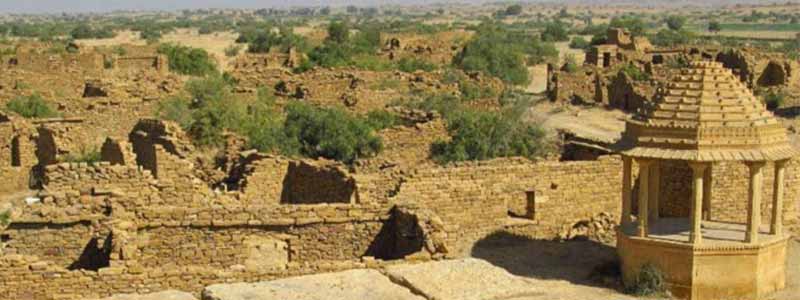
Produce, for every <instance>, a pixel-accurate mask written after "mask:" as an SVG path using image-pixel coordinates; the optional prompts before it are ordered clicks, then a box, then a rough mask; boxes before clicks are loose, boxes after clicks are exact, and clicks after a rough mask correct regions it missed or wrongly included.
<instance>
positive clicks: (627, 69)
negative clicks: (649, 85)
mask: <svg viewBox="0 0 800 300" xmlns="http://www.w3.org/2000/svg"><path fill="white" fill-rule="evenodd" d="M619 72H620V73H624V74H625V75H628V77H630V78H631V79H633V80H635V81H644V80H650V75H649V74H647V73H645V72H643V71H642V70H641V69H639V68H637V67H636V66H634V65H633V64H626V65H624V66H622V68H620V69H619Z"/></svg>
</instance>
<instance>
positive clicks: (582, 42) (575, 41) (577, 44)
mask: <svg viewBox="0 0 800 300" xmlns="http://www.w3.org/2000/svg"><path fill="white" fill-rule="evenodd" d="M590 46H591V45H590V44H589V41H587V40H586V39H584V38H583V37H581V36H576V37H574V38H572V41H570V42H569V47H570V48H571V49H584V50H586V49H589V47H590Z"/></svg>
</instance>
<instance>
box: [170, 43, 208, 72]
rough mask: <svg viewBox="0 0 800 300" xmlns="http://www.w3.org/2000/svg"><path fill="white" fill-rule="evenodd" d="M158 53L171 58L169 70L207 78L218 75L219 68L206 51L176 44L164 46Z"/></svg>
mask: <svg viewBox="0 0 800 300" xmlns="http://www.w3.org/2000/svg"><path fill="white" fill-rule="evenodd" d="M158 53H161V54H164V55H166V56H167V58H169V69H170V70H172V71H174V72H177V73H179V74H184V75H193V76H206V75H210V74H214V73H217V72H218V71H217V66H216V64H215V62H214V60H213V59H212V58H211V56H209V54H208V52H206V50H203V49H200V48H191V47H187V46H181V45H176V44H163V45H161V46H160V47H158Z"/></svg>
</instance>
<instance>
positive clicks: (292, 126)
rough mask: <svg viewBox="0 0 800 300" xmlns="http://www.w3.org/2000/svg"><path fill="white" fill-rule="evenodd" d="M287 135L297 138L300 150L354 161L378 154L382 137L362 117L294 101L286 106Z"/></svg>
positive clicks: (311, 154)
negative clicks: (374, 132) (375, 133)
mask: <svg viewBox="0 0 800 300" xmlns="http://www.w3.org/2000/svg"><path fill="white" fill-rule="evenodd" d="M284 127H285V128H284V130H285V132H286V135H287V136H288V137H290V138H293V139H296V144H297V145H299V152H300V153H301V154H303V155H305V156H308V157H325V158H329V159H335V160H339V161H343V162H347V163H352V162H353V161H355V160H356V159H358V158H361V157H370V156H373V155H375V154H377V153H378V152H379V151H380V150H381V148H382V143H381V139H380V138H379V137H377V136H375V135H374V134H373V128H372V127H371V126H370V124H369V123H368V122H366V121H364V120H362V119H359V118H356V117H354V116H351V115H350V114H348V113H347V112H345V111H343V110H340V109H337V108H316V107H312V106H310V105H308V104H304V103H299V102H295V103H292V104H290V105H289V106H288V107H287V116H286V122H285V124H284Z"/></svg>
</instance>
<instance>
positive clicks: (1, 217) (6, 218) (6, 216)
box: [0, 210, 11, 226]
mask: <svg viewBox="0 0 800 300" xmlns="http://www.w3.org/2000/svg"><path fill="white" fill-rule="evenodd" d="M9 223H11V211H9V210H6V211H4V212H2V213H0V226H6V225H8V224H9Z"/></svg>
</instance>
